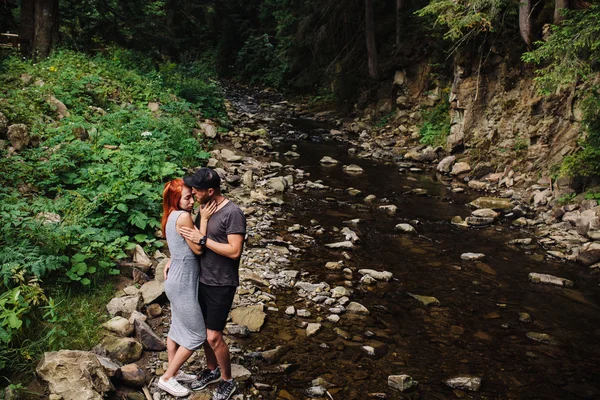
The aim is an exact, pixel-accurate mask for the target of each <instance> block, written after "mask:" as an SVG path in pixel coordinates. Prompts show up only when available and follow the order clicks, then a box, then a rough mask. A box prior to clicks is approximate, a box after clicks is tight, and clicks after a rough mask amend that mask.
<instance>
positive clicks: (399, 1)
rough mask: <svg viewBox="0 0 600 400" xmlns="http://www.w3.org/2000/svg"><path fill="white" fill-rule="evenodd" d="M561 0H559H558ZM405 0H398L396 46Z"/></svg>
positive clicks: (398, 42) (398, 41) (398, 39)
mask: <svg viewBox="0 0 600 400" xmlns="http://www.w3.org/2000/svg"><path fill="white" fill-rule="evenodd" d="M557 1H559V0H557ZM403 8H404V0H396V48H398V47H400V30H401V29H402V18H401V16H402V9H403Z"/></svg>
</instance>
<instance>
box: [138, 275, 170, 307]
mask: <svg viewBox="0 0 600 400" xmlns="http://www.w3.org/2000/svg"><path fill="white" fill-rule="evenodd" d="M140 293H141V294H142V298H143V299H144V304H150V303H152V302H153V301H158V300H160V299H162V298H163V297H164V294H165V282H164V280H163V281H160V280H158V279H156V280H153V281H150V282H146V283H144V284H143V285H142V287H141V288H140Z"/></svg>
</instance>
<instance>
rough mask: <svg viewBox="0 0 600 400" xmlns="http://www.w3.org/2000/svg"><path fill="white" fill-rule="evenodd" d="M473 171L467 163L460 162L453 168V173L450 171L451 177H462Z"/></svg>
mask: <svg viewBox="0 0 600 400" xmlns="http://www.w3.org/2000/svg"><path fill="white" fill-rule="evenodd" d="M469 171H471V166H470V165H469V164H468V163H466V162H459V163H456V164H454V166H452V171H450V175H461V174H466V173H467V172H469Z"/></svg>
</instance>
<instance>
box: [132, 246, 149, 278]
mask: <svg viewBox="0 0 600 400" xmlns="http://www.w3.org/2000/svg"><path fill="white" fill-rule="evenodd" d="M133 262H134V263H136V264H138V265H139V266H140V267H142V268H144V269H142V270H143V271H144V272H148V269H149V268H150V267H151V266H152V260H150V257H148V255H147V254H146V252H145V251H144V249H143V248H142V246H140V245H139V244H136V245H135V252H134V254H133Z"/></svg>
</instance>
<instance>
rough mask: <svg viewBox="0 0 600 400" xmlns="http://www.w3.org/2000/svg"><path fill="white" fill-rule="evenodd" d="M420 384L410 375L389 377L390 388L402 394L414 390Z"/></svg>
mask: <svg viewBox="0 0 600 400" xmlns="http://www.w3.org/2000/svg"><path fill="white" fill-rule="evenodd" d="M418 384H419V382H417V381H415V380H413V378H412V377H410V376H409V375H405V374H403V375H390V376H388V386H389V387H391V388H392V389H396V390H398V391H400V392H405V391H407V390H411V389H414V388H415V387H417V385H418Z"/></svg>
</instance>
